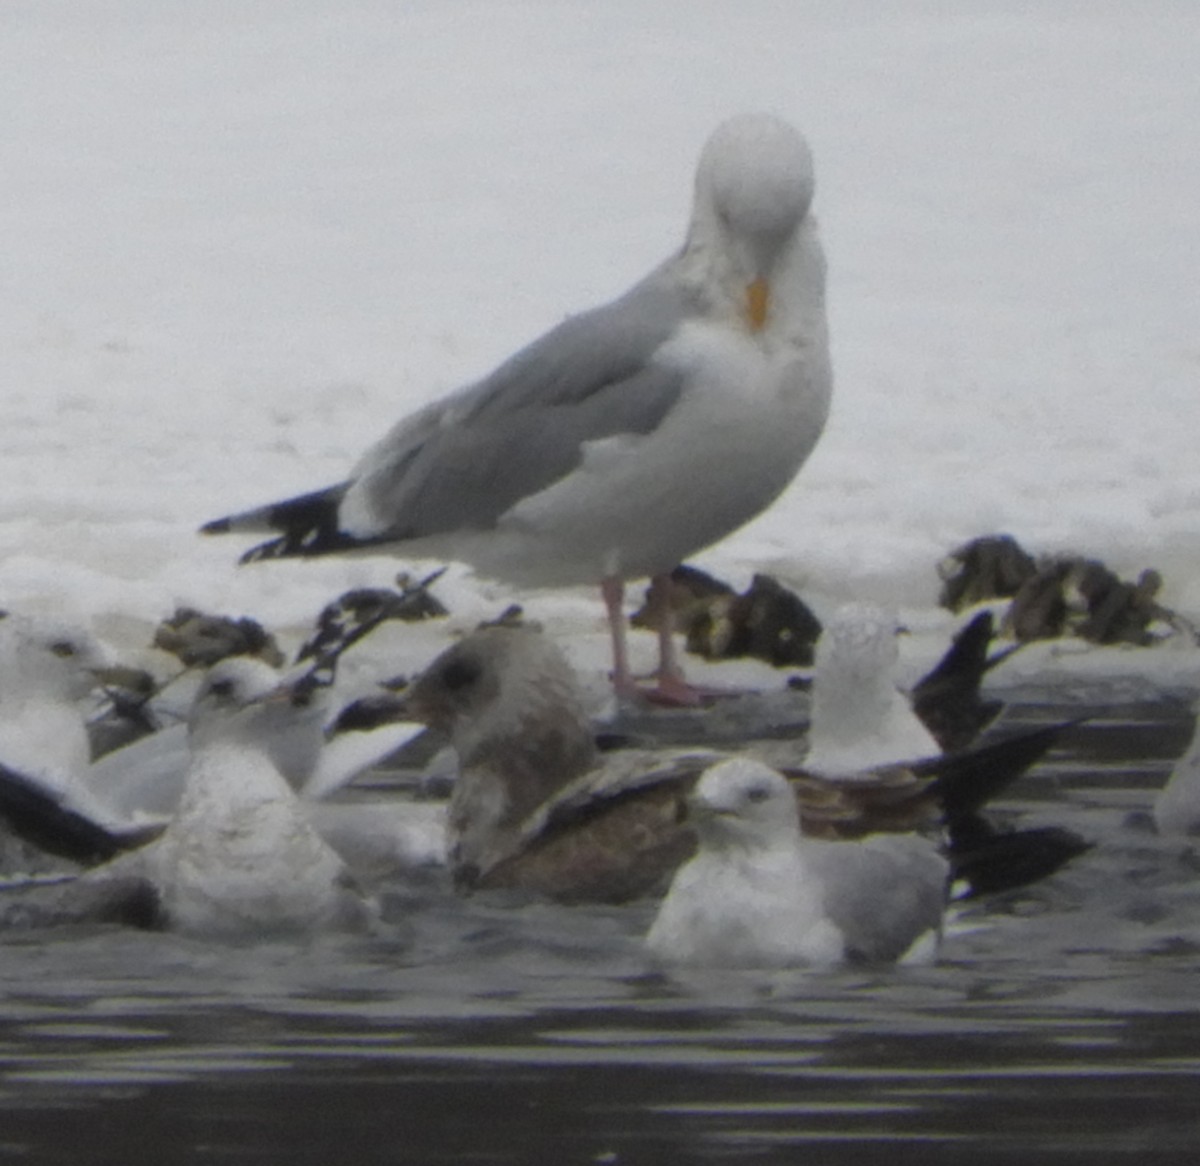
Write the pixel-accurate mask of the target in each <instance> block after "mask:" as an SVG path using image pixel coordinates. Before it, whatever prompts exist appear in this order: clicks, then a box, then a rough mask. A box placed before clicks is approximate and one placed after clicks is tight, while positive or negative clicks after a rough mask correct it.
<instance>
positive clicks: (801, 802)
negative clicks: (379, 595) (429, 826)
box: [403, 627, 1086, 902]
mask: <svg viewBox="0 0 1200 1166" xmlns="http://www.w3.org/2000/svg"><path fill="white" fill-rule="evenodd" d="M447 678H449V679H450V680H451V681H452V683H449V684H448V683H447V682H446V681H447ZM468 678H469V679H468ZM815 684H816V685H817V686H819V684H820V676H818V678H817V680H816V681H815ZM403 704H404V715H405V716H408V717H415V718H417V719H420V720H422V721H423V722H424V723H426V724H428V725H430V726H433V727H436V728H438V729H439V730H441V731H443V732H446V733H448V734H449V736H450V739H451V742H452V744H453V746H454V749H455V751H456V753H457V755H458V760H459V774H458V778H457V780H456V782H455V785H454V790H453V794H452V797H451V804H450V811H449V857H450V863H451V867H452V869H453V873H454V877H455V881H456V883H457V884H458V885H459V886H460V887H461V888H462V889H464V890H476V889H480V890H483V889H492V888H520V889H523V890H525V891H530V892H534V893H537V894H543V895H547V896H549V897H551V898H554V899H558V900H561V901H571V902H581V901H601V902H622V901H625V900H629V899H634V898H637V897H639V896H642V895H647V894H653V893H655V892H657V891H660V890H662V889H663V888H664V887H665V885H666V882H667V881H668V880H669V878H670V876H671V874H672V873H673V872H674V870H675V869H676V868H677V867H678V866H679V865H680V864H681V863H682V862H684V861H685V860H686V859H688V858H689V857H690V856H691V854H692V853H693V849H694V846H695V838H694V835H693V832H692V828H691V826H690V824H689V823H688V821H687V815H686V814H685V813H684V804H685V801H686V798H687V795H688V793H689V791H690V790H691V788H692V787H693V786H694V785H695V783H696V781H697V779H698V777H699V775H700V773H701V772H702V771H703V770H704V769H706V768H707V767H708V766H710V765H712V764H713V763H715V762H716V761H717V760H719V759H720V755H719V754H717V753H715V752H714V751H713V750H710V749H705V748H695V749H691V750H688V749H674V750H669V749H655V748H623V749H617V750H614V751H606V752H601V750H600V749H599V748H598V746H597V742H596V737H595V732H594V728H593V725H592V723H591V720H590V718H589V716H588V714H587V711H586V708H585V705H584V701H583V696H582V693H581V690H580V687H579V684H578V680H577V678H576V676H575V674H574V672H573V671H572V669H571V667H570V665H569V664H568V662H567V661H566V659H565V657H564V656H563V655H562V653H561V651H560V650H559V649H558V648H557V647H556V646H555V644H554V643H553V642H552V641H551V640H550V639H549V638H548V637H547V636H545V635H543V634H541V633H539V632H537V631H534V630H532V629H529V628H520V627H488V628H483V629H481V630H479V631H477V632H475V633H472V634H471V635H469V636H467V637H465V638H464V639H463V640H461V641H460V642H459V643H457V644H455V645H453V646H452V647H450V648H448V649H447V650H446V651H445V652H444V653H442V655H441V656H439V657H438V658H437V659H436V660H434V661H433V662H432V663H431V664H430V665H429V666H428V667H427V668H426V670H425V671H424V672H423V673H422V674H421V675H420V676H419V677H418V678H417V680H416V681H415V682H414V683H413V684H412V685H411V687H410V688H409V690H408V691H407V693H406V699H405V700H404V702H403ZM1058 732H1059V727H1058V726H1053V727H1050V728H1047V729H1039V730H1035V731H1033V732H1031V733H1027V734H1022V735H1020V736H1015V737H1013V738H1011V739H1008V740H1002V741H998V742H996V743H994V744H990V745H988V746H986V747H982V748H979V749H976V750H972V751H969V752H965V753H961V754H957V755H955V756H952V757H943V756H940V755H935V756H933V757H927V758H910V759H908V760H904V759H901V758H896V757H893V759H892V763H891V764H888V765H876V766H870V767H866V768H864V769H862V770H860V771H858V772H856V773H853V774H845V773H842V774H838V775H834V776H829V775H825V774H821V773H814V772H812V771H811V770H810V768H809V767H808V766H807V764H806V763H805V764H801V761H800V757H801V755H802V746H798V745H791V744H789V743H787V742H783V743H778V744H777V745H775V746H774V747H773V748H772V755H773V759H774V761H776V762H779V761H780V760H781V758H784V757H785V756H786V755H787V754H790V755H791V756H790V758H789V759H788V760H787V763H786V764H782V765H779V766H778V768H781V769H782V770H783V771H784V773H785V776H786V777H787V780H788V783H789V785H790V788H791V790H792V793H793V796H794V798H795V799H796V801H797V804H798V806H799V812H800V820H801V824H802V828H803V830H804V832H805V834H806V835H809V836H812V837H814V838H823V839H826V840H829V841H835V840H838V839H864V838H867V837H869V836H870V835H872V834H877V833H890V834H911V833H913V832H914V831H927V832H930V833H931V834H932V835H933V836H937V835H938V834H939V833H940V831H941V829H942V828H943V826H948V827H949V828H950V832H951V836H952V841H953V840H954V838H955V837H956V832H957V831H962V832H963V833H964V834H965V835H968V836H969V837H970V838H971V841H972V847H971V849H970V850H968V851H967V852H966V853H965V856H964V857H963V858H962V860H961V861H962V866H961V868H960V866H959V862H960V859H959V857H958V856H957V855H956V856H955V864H956V871H957V872H958V873H962V874H963V875H964V877H967V878H969V879H970V880H971V882H972V885H973V886H974V885H976V883H977V884H978V886H979V887H980V888H985V889H987V890H998V889H1001V888H1002V887H1008V886H1013V885H1020V884H1021V883H1023V882H1028V881H1033V880H1034V879H1036V878H1039V877H1043V876H1044V875H1046V874H1048V873H1051V872H1052V871H1053V870H1054V869H1056V868H1057V867H1058V866H1060V865H1061V864H1062V863H1063V862H1065V861H1067V860H1068V859H1069V858H1070V857H1073V856H1074V855H1075V854H1078V853H1080V851H1081V850H1082V849H1086V847H1085V846H1084V845H1083V844H1082V843H1081V842H1080V841H1079V840H1078V839H1077V838H1075V837H1074V836H1073V835H1068V834H1067V833H1066V832H1060V833H1061V834H1062V837H1057V836H1056V837H1055V838H1051V839H1050V840H1049V842H1051V843H1055V845H1048V844H1047V839H1046V838H1045V837H1044V836H1043V835H1038V836H1037V837H1036V838H1035V839H1034V840H1033V841H1034V846H1035V849H1036V853H1035V855H1034V856H1033V859H1030V857H1029V854H1028V853H1027V851H1026V850H1025V849H1024V847H1025V843H1026V842H1027V841H1028V840H1027V839H1026V837H1025V835H1024V834H1023V833H1022V832H1020V831H1014V832H1013V833H1012V834H1011V835H1003V836H1000V837H996V836H995V835H994V834H988V833H987V831H986V828H985V827H983V826H981V822H982V820H981V818H980V813H979V812H980V809H981V807H982V806H983V805H984V803H985V802H987V801H988V800H989V798H991V797H994V796H995V795H996V794H997V793H998V792H999V791H1000V790H1002V789H1004V788H1006V787H1007V786H1008V785H1009V784H1011V783H1012V782H1013V781H1014V780H1015V779H1016V778H1017V777H1018V776H1019V775H1020V774H1021V773H1022V772H1024V771H1025V770H1026V769H1027V768H1029V767H1030V766H1031V765H1032V764H1033V763H1034V762H1035V761H1037V760H1038V758H1040V757H1041V756H1042V755H1043V754H1044V753H1045V752H1046V751H1047V750H1048V749H1049V748H1050V747H1051V745H1052V744H1053V743H1054V741H1055V740H1056V738H1057V735H1058ZM759 747H760V748H765V747H766V746H759ZM756 788H757V787H755V786H749V787H747V789H746V791H743V792H744V793H745V794H746V799H747V802H748V803H749V802H750V798H749V791H751V790H753V789H756ZM755 796H757V795H755ZM981 831H982V833H983V834H984V835H986V837H987V843H988V844H987V846H986V847H982V848H981V847H980V845H979V840H980V836H981V833H980V832H981ZM922 843H924V840H922ZM871 845H872V846H873V847H877V848H882V849H884V850H887V849H888V848H889V847H892V846H893V845H900V846H901V847H903V846H907V845H908V844H906V843H905V844H893V843H884V842H878V843H876V842H872V843H871ZM982 851H986V853H983V852H982ZM939 861H940V859H939Z"/></svg>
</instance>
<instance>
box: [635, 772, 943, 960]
mask: <svg viewBox="0 0 1200 1166" xmlns="http://www.w3.org/2000/svg"><path fill="white" fill-rule="evenodd" d="M687 804H688V812H689V815H690V817H691V820H692V823H693V825H694V827H695V831H696V837H697V850H696V854H695V856H694V857H692V858H691V859H689V860H688V862H686V863H685V864H684V865H683V866H682V867H680V869H679V870H678V871H677V872H676V873H675V877H674V879H673V880H672V882H671V887H670V889H669V890H668V892H667V894H666V897H665V898H664V899H663V901H662V903H661V905H660V906H659V909H658V914H657V916H656V917H655V920H654V923H653V924H652V926H651V928H650V930H649V932H648V933H647V936H646V944H647V946H648V947H649V949H650V950H651V951H652V952H653V953H654V954H655V955H657V956H658V957H659V958H661V959H664V960H667V961H670V962H674V963H689V964H701V965H705V966H716V967H741V968H771V967H789V966H793V965H812V966H818V967H819V966H829V965H832V964H837V963H840V962H841V961H842V960H843V959H858V960H869V961H872V962H883V961H893V960H898V959H901V958H902V957H904V955H905V954H906V953H907V952H909V951H912V950H915V949H917V948H918V947H919V948H920V949H922V952H923V954H924V953H926V952H929V951H930V950H931V949H932V946H933V945H931V944H929V943H928V942H927V941H928V939H929V938H933V939H934V940H936V938H937V937H938V936H939V935H940V931H941V925H942V915H943V911H944V909H945V904H946V895H947V886H948V881H949V873H950V866H949V863H948V862H947V861H946V859H945V858H943V857H942V856H941V855H940V854H939V853H938V850H937V847H936V845H935V844H933V843H932V842H930V841H929V840H927V839H924V838H921V837H919V836H917V835H886V836H880V835H876V836H873V837H871V838H868V839H866V840H864V841H862V842H826V841H822V840H820V839H814V838H805V837H804V836H803V835H802V833H801V830H800V815H799V812H798V810H797V805H796V796H795V793H794V792H793V790H792V787H791V786H790V784H789V783H788V781H787V779H786V778H785V777H784V776H783V775H782V774H781V773H779V772H778V771H777V770H774V769H772V768H771V767H770V766H768V765H765V764H763V763H762V762H760V761H755V760H752V759H749V758H733V759H730V760H728V761H722V762H720V763H718V764H717V765H714V766H712V767H711V768H709V769H707V770H706V771H705V772H704V773H703V775H702V776H701V777H700V780H699V781H698V782H697V783H696V786H695V788H694V789H693V790H692V792H691V794H690V795H689V796H688V799H687Z"/></svg>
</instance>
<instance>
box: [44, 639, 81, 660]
mask: <svg viewBox="0 0 1200 1166" xmlns="http://www.w3.org/2000/svg"><path fill="white" fill-rule="evenodd" d="M50 651H51V652H53V653H54V654H55V655H56V656H58V657H59V658H60V659H62V660H69V659H71V657H72V656H74V655H75V654H76V652H77V651H78V649H77V648H76V647H75V645H74V644H72V643H71V641H70V640H55V641H54V643H53V644H51V645H50Z"/></svg>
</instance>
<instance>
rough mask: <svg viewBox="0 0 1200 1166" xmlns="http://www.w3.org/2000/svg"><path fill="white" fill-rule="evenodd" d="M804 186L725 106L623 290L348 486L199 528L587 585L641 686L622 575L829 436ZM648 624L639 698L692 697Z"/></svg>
mask: <svg viewBox="0 0 1200 1166" xmlns="http://www.w3.org/2000/svg"><path fill="white" fill-rule="evenodd" d="M812 198H813V166H812V158H811V155H810V152H809V148H808V145H807V143H806V142H805V140H804V139H803V137H801V135H800V134H799V133H798V132H797V131H796V130H795V129H793V128H792V126H790V125H789V124H787V123H786V122H784V121H782V120H781V119H779V118H778V117H774V116H771V115H767V114H761V113H752V114H743V115H740V116H736V117H733V118H730V119H729V120H728V121H726V122H724V123H723V124H722V125H720V126H719V127H718V128H717V129H716V131H715V132H714V133H713V134H712V136H711V137H710V138H709V140H708V142H707V144H706V145H705V146H704V149H703V151H702V153H701V156H700V161H699V165H698V167H697V171H696V179H695V197H694V203H693V208H692V215H691V222H690V224H689V227H688V231H687V236H686V238H685V240H684V244H683V246H682V248H681V249H679V250H678V251H677V252H676V253H675V254H673V255H672V256H670V257H669V258H668V259H667V260H666V261H665V262H663V263H662V264H660V265H659V266H658V267H656V268H655V269H654V270H653V271H651V272H650V274H649V275H647V276H646V277H645V278H644V279H643V280H642V281H641V282H639V283H638V284H636V285H635V286H634V287H633V288H632V289H631V290H629V291H628V292H627V293H625V294H624V295H623V296H621V297H620V298H618V299H616V300H614V301H613V302H611V303H609V304H607V305H605V306H603V307H600V308H596V309H594V310H592V311H589V312H584V313H582V314H581V315H578V316H573V317H570V318H568V319H566V320H565V321H563V322H562V323H561V324H559V325H558V326H557V327H555V328H553V329H551V331H549V332H548V333H546V335H544V336H543V337H541V339H539V340H536V341H534V343H532V344H531V345H529V346H528V347H526V348H524V349H522V350H521V351H520V352H518V353H517V354H516V355H515V356H513V357H512V358H510V359H509V360H507V361H506V362H505V363H503V364H502V365H501V366H500V367H499V368H498V369H496V370H495V371H494V372H492V373H491V374H490V375H488V376H486V377H485V378H484V379H483V380H481V381H479V382H478V383H476V384H474V385H471V386H469V387H467V388H464V389H462V390H460V391H459V392H457V393H454V394H452V395H451V396H449V397H447V398H446V399H444V400H442V401H438V402H435V403H433V404H431V405H429V406H427V407H426V408H424V409H421V410H419V411H418V412H416V413H414V414H413V415H412V416H410V417H408V418H406V419H404V420H402V421H401V422H400V423H399V424H398V425H396V427H395V428H393V429H392V431H391V432H390V433H388V434H387V435H386V436H385V437H384V438H383V439H382V440H381V441H380V442H379V443H378V444H377V445H375V446H374V447H373V448H372V449H370V450H368V451H367V452H366V454H365V455H364V456H363V457H362V459H361V460H360V461H359V463H358V465H357V466H356V467H355V468H354V469H353V471H352V472H351V474H350V476H349V477H348V478H347V479H346V480H345V481H343V482H340V483H338V484H337V485H334V486H331V487H329V488H327V489H323V490H316V491H314V492H313V493H310V494H305V495H303V496H301V497H297V498H290V499H286V500H284V501H281V502H277V503H274V504H271V505H267V506H262V507H258V508H256V509H253V510H250V511H246V512H244V513H240V514H235V515H232V516H230V517H227V518H221V519H218V520H216V521H214V522H210V523H208V524H207V525H206V526H205V527H204V528H203V529H204V531H205V532H207V533H224V532H229V531H235V532H243V531H245V532H264V531H265V532H272V533H273V534H274V537H273V538H271V539H270V541H268V542H265V543H263V544H262V545H260V546H257V547H255V548H253V549H252V550H251V551H249V552H247V554H246V555H245V556H244V559H245V560H250V561H253V560H262V559H275V558H282V557H289V556H313V555H327V554H343V553H352V552H379V551H388V552H390V553H393V554H400V555H405V556H410V557H413V558H433V559H455V560H459V561H461V562H465V563H468V564H470V565H471V566H473V567H474V568H475V569H476V570H478V571H479V572H480V573H481V574H484V575H489V576H493V577H495V578H499V579H505V580H508V581H510V582H513V583H516V584H518V585H521V586H537V587H557V586H569V585H576V584H580V583H594V584H599V585H600V588H601V593H602V596H603V599H604V603H605V606H606V609H607V613H608V618H609V624H610V629H611V633H612V652H613V671H612V678H613V683H614V685H615V686H616V689H617V691H618V693H619V694H621V695H634V694H637V693H639V692H641V691H642V690H641V689H640V688H639V686H638V685H637V684H636V683H635V680H634V676H633V674H632V671H631V667H630V662H629V655H628V649H627V645H626V635H625V617H624V611H623V601H624V588H625V584H626V582H627V581H628V580H631V579H636V578H641V577H646V576H650V577H654V578H658V579H661V578H663V577H665V576H666V575H667V573H668V572H670V571H671V570H672V569H673V568H674V567H675V566H677V565H678V564H679V563H680V562H682V561H683V559H684V558H686V557H687V556H688V555H690V554H692V553H693V552H695V551H698V550H700V549H701V548H703V547H706V546H709V545H710V544H712V543H715V542H717V541H719V540H720V539H722V538H724V537H725V536H726V535H728V534H731V533H732V532H733V531H735V530H737V529H738V528H739V527H741V526H742V525H744V524H745V523H747V522H748V521H749V520H750V519H752V518H754V517H755V516H756V515H757V514H759V513H760V512H761V511H763V510H764V509H766V508H767V507H768V506H770V505H771V503H772V502H774V501H775V499H776V498H777V497H778V496H779V495H780V494H781V493H782V491H783V490H784V489H785V487H787V485H788V484H789V483H790V482H791V480H792V479H793V477H794V476H795V475H796V473H797V472H798V471H799V469H800V467H801V466H802V465H803V464H804V462H805V461H806V459H807V458H808V456H809V454H810V453H811V452H812V450H813V448H814V446H815V445H816V443H817V440H818V438H819V437H820V435H821V432H822V430H823V429H824V426H825V421H826V417H827V416H828V412H829V403H830V395H831V385H832V379H831V373H830V362H829V345H828V338H827V328H826V313H825V259H824V255H823V253H822V250H821V245H820V243H819V241H818V238H817V230H816V223H815V220H814V217H813V215H812V213H811V204H812ZM667 590H668V589H667V588H666V587H665V586H664V587H659V588H657V590H656V594H663V595H665V594H666V593H667ZM653 623H654V625H655V627H656V629H657V632H658V640H659V664H658V671H657V683H656V685H655V686H654V687H653V688H652V689H649V690H647V694H648V695H650V696H651V697H652V698H653V699H658V700H663V701H670V702H689V701H691V702H694V701H696V700H698V699H699V698H700V696H699V694H698V693H697V692H696V690H695V689H693V688H691V687H690V686H688V685H687V683H686V682H685V680H684V678H683V675H682V670H681V668H680V665H679V662H678V660H677V658H676V654H675V648H674V644H673V642H672V639H671V619H670V612H669V611H667V610H665V609H662V610H656V611H655V613H654V618H653Z"/></svg>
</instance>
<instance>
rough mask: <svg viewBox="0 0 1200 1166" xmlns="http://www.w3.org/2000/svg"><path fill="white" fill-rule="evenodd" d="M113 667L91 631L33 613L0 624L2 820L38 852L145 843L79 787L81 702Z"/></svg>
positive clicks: (98, 854)
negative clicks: (41, 850)
mask: <svg viewBox="0 0 1200 1166" xmlns="http://www.w3.org/2000/svg"><path fill="white" fill-rule="evenodd" d="M113 668H114V664H113V661H112V659H111V657H110V656H109V654H108V652H107V651H106V649H105V648H104V646H103V645H102V644H101V643H100V642H99V641H98V640H97V639H96V638H95V636H93V635H92V634H91V632H89V631H88V630H87V629H85V628H81V627H77V626H74V625H72V624H69V623H66V622H65V621H63V620H59V619H48V618H44V617H35V616H24V615H7V616H5V617H4V618H2V619H0V818H2V819H3V820H4V821H5V822H6V823H7V824H8V826H9V828H10V829H11V830H12V831H13V832H14V833H15V834H16V835H17V836H19V837H21V838H24V839H25V841H27V842H29V843H31V844H33V845H34V846H36V847H38V848H39V849H46V850H49V851H50V852H52V853H63V851H64V849H65V850H66V851H67V852H71V851H74V850H80V851H82V852H83V853H86V854H89V855H91V856H93V857H94V858H96V859H103V858H108V857H111V855H112V854H114V853H116V851H117V850H118V849H120V845H119V844H117V843H115V842H114V839H116V838H118V837H119V838H121V839H122V840H123V841H124V842H126V843H128V844H137V843H140V842H142V841H144V840H145V835H144V834H143V832H142V831H141V830H140V828H139V827H138V826H137V825H136V824H135V823H132V822H127V821H125V820H123V818H122V816H121V815H120V814H118V813H114V812H113V810H112V807H111V806H109V805H108V804H107V803H106V801H105V799H104V798H103V797H102V796H98V795H96V794H95V793H94V792H93V791H92V790H91V789H90V788H89V787H88V786H87V785H86V784H83V783H80V782H79V781H78V775H79V774H81V773H83V772H85V771H86V770H87V767H88V762H89V751H90V744H89V741H88V733H87V724H86V720H85V716H84V711H83V707H82V705H81V703H80V702H81V701H82V700H83V699H84V698H85V697H86V696H88V695H89V694H90V693H91V692H92V691H93V690H94V689H95V688H96V686H97V685H98V684H99V683H101V682H102V681H104V680H105V679H106V678H107V676H108V675H109V674H110V672H111V671H112V669H113ZM60 844H61V845H60Z"/></svg>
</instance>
